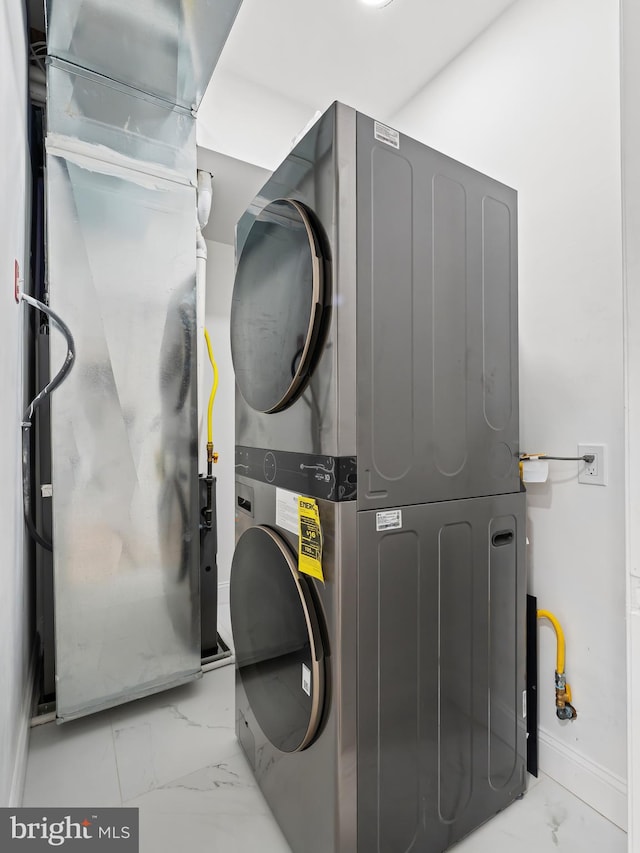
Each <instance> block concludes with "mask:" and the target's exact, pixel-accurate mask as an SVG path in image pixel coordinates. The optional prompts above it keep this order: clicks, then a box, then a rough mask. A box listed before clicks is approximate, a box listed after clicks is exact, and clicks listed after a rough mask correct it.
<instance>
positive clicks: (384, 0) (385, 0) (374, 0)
mask: <svg viewBox="0 0 640 853" xmlns="http://www.w3.org/2000/svg"><path fill="white" fill-rule="evenodd" d="M360 2H361V3H364V5H365V6H373V7H375V8H376V9H382V7H383V6H388V5H389V3H393V0H360Z"/></svg>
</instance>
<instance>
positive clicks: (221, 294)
mask: <svg viewBox="0 0 640 853" xmlns="http://www.w3.org/2000/svg"><path fill="white" fill-rule="evenodd" d="M214 204H215V184H214ZM207 251H208V253H209V258H208V261H207V294H206V300H207V303H206V312H205V323H206V326H207V329H208V330H209V335H210V336H211V345H212V348H213V352H214V355H215V358H216V362H217V364H218V370H219V376H220V378H219V382H218V391H217V394H216V400H215V404H214V408H213V444H214V449H215V450H216V451H217V452H218V453H219V454H220V458H219V460H218V463H217V465H215V466H214V474H215V476H216V477H217V481H218V482H217V484H216V485H217V512H218V583H219V588H220V591H219V600H220V605H221V606H226V604H227V603H228V601H229V575H230V571H231V560H232V559H233V550H234V544H235V542H234V537H235V515H234V512H235V509H234V508H235V432H234V431H235V379H234V373H233V365H232V362H231V342H230V337H229V317H230V316H231V294H232V292H233V277H234V263H235V261H234V251H233V246H229V245H227V244H225V243H216V242H213V241H210V240H207ZM205 377H206V379H205V387H208V386H207V383H208V381H209V377H210V373H209V369H208V367H205Z"/></svg>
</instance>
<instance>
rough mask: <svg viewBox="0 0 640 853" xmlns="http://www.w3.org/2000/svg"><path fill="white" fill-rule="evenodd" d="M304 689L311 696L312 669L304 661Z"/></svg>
mask: <svg viewBox="0 0 640 853" xmlns="http://www.w3.org/2000/svg"><path fill="white" fill-rule="evenodd" d="M302 689H303V690H304V692H305V693H306V694H307V696H311V670H310V669H309V667H308V666H306V665H305V664H304V663H303V664H302Z"/></svg>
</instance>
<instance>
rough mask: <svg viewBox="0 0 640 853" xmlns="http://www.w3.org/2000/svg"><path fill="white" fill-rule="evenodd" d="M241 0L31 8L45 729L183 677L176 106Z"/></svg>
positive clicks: (181, 218)
mask: <svg viewBox="0 0 640 853" xmlns="http://www.w3.org/2000/svg"><path fill="white" fill-rule="evenodd" d="M240 3H241V0H135V2H132V1H131V0H48V2H47V42H48V59H47V134H46V176H47V177H46V196H47V271H48V296H49V303H50V305H51V307H52V308H53V309H54V310H55V311H57V312H58V313H59V314H60V315H61V316H62V317H63V318H64V319H65V321H66V322H67V324H68V325H69V327H70V328H71V330H72V332H73V335H74V338H75V343H76V363H75V366H74V369H73V371H72V372H71V373H70V374H69V377H68V379H67V380H66V382H65V383H64V385H62V386H61V387H60V388H59V389H58V390H57V391H56V393H55V394H54V395H53V396H52V400H51V452H52V489H51V490H50V493H52V500H53V531H52V532H53V564H54V588H55V592H54V595H55V622H56V630H55V644H56V694H57V697H56V698H57V718H58V720H59V721H64V720H69V719H72V718H74V717H78V716H82V715H84V714H88V713H91V712H93V711H97V710H99V709H101V708H107V707H110V706H113V705H117V704H119V703H121V702H124V701H128V700H130V699H133V698H136V697H139V696H143V695H146V694H149V693H153V692H156V691H159V690H162V689H164V688H167V687H170V686H173V685H176V684H179V683H182V682H185V681H188V680H190V679H193V678H195V677H198V676H199V674H200V672H201V665H200V612H199V601H198V574H199V566H198V519H199V509H200V507H199V495H198V471H197V412H196V406H197V402H196V348H197V347H196V246H195V233H196V135H195V111H196V109H197V107H198V105H199V103H200V100H201V98H202V95H203V93H204V91H205V88H206V86H207V83H208V81H209V78H210V76H211V73H212V71H213V68H214V66H215V64H216V62H217V60H218V58H219V56H220V53H221V51H222V47H223V45H224V43H225V40H226V38H227V35H228V33H229V31H230V29H231V26H232V24H233V21H234V19H235V16H236V14H237V11H238V8H239V6H240ZM63 356H64V344H63V342H62V340H61V339H60V336H59V335H57V333H56V332H55V330H53V331H52V333H51V364H52V369H55V365H57V364H58V363H60V361H61V360H62V358H63Z"/></svg>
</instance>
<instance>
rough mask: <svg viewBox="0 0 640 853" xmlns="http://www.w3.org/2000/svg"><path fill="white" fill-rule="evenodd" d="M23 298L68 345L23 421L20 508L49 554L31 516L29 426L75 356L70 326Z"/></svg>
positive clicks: (36, 302) (34, 301) (35, 301)
mask: <svg viewBox="0 0 640 853" xmlns="http://www.w3.org/2000/svg"><path fill="white" fill-rule="evenodd" d="M22 299H23V301H24V302H26V303H27V304H28V305H31V307H32V308H37V309H38V310H39V311H42V313H43V314H46V315H47V317H49V319H50V321H52V322H53V324H54V325H55V326H57V327H58V329H59V330H60V331H61V332H62V334H63V335H64V338H65V340H66V342H67V355H66V358H65V360H64V363H63V365H62V367H61V368H60V370H59V371H58V372H57V373H56V375H55V376H54V377H53V379H52V380H51V381H50V382H49V383H47V385H45V387H44V388H43V389H42V391H40V393H39V394H37V395H36V397H34V399H33V400H32V401H31V402H30V403H29V405H28V406H27V410H26V412H25V414H24V418H23V421H22V506H23V510H24V520H25V522H26V525H27V530H28V531H29V534H30V535H31V536H32V538H33V539H34V540H35V542H37V543H38V545H40V546H41V547H42V548H46V549H47V551H52V550H53V546H52V544H51V542H49V541H48V540H47V539H45V538H44V537H43V536H41V534H40V533H38V531H37V529H36V526H35V524H34V521H33V519H32V517H31V427H32V426H33V416H34V414H35V412H36V409H38V408H39V407H40V406H41V405H42V404H43V403H44V402H45V400H47V399H48V398H49V396H50V395H51V394H52V393H53V391H55V389H56V388H57V387H58V386H59V385H61V384H62V382H64V380H65V379H66V377H67V374H68V373H69V371H70V370H71V368H72V367H73V362H74V361H75V357H76V349H75V343H74V340H73V335H72V334H71V331H70V329H69V327H68V326H67V325H66V323H65V322H64V321H63V320H62V319H61V318H60V317H59V316H58V315H57V314H56V312H55V311H53V310H52V309H51V308H49V306H48V305H45V304H44V302H40V301H39V300H38V299H34V298H33V296H28V295H27V294H26V293H23V294H22Z"/></svg>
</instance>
